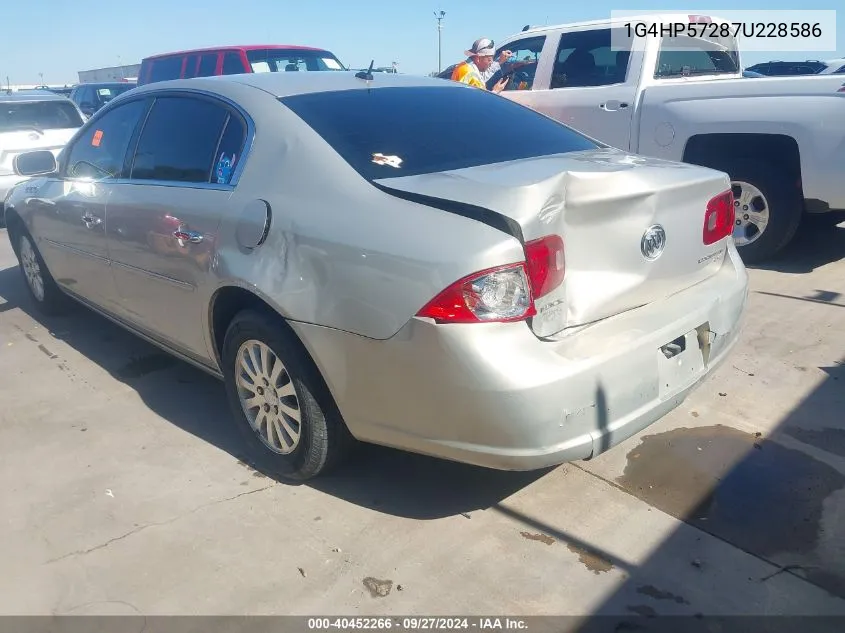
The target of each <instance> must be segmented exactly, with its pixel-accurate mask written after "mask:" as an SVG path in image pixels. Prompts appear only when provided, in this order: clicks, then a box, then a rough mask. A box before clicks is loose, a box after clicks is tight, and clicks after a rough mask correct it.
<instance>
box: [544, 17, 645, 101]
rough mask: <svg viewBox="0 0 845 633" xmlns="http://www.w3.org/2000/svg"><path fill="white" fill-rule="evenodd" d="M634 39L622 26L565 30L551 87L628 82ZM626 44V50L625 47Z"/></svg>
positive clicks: (553, 71) (607, 84)
mask: <svg viewBox="0 0 845 633" xmlns="http://www.w3.org/2000/svg"><path fill="white" fill-rule="evenodd" d="M614 31H615V32H614ZM631 41H632V40H631V38H629V37H627V36H626V33H625V29H622V28H618V29H591V30H587V31H573V32H571V33H564V34H563V35H561V37H560V44H559V45H558V49H557V56H556V57H555V65H554V68H553V69H552V81H551V85H550V87H551V88H552V89H554V88H581V87H584V86H609V85H612V84H618V83H624V82H625V79H626V77H627V74H628V60H629V59H630V57H631V50H630V45H631ZM623 46H624V47H625V48H624V49H623V48H621V47H623Z"/></svg>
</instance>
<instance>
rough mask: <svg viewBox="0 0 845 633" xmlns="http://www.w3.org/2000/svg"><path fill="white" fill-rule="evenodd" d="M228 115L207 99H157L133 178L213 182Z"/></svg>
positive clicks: (141, 139) (137, 155)
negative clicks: (218, 149) (216, 154)
mask: <svg viewBox="0 0 845 633" xmlns="http://www.w3.org/2000/svg"><path fill="white" fill-rule="evenodd" d="M228 116H229V113H228V111H227V110H226V109H225V108H224V107H223V106H221V105H218V104H216V103H214V102H212V101H209V100H206V99H198V98H194V97H176V96H174V97H159V98H157V99H156V100H155V103H154V104H153V107H152V110H151V111H150V114H149V116H148V117H147V121H146V123H145V124H144V129H143V130H142V132H141V137H140V139H139V140H138V147H137V149H136V150H135V157H134V160H133V163H132V173H131V178H132V179H133V180H167V181H175V182H191V183H207V182H210V178H211V172H212V164H213V163H214V162H215V158H216V157H215V153H216V151H217V146H218V142H219V141H220V135H221V133H222V132H223V126H224V124H225V123H226V120H227V118H228Z"/></svg>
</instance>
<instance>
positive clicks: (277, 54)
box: [246, 48, 346, 73]
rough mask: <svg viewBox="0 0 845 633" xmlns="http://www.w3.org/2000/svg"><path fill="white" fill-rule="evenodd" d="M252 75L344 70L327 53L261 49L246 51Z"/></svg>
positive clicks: (332, 56)
mask: <svg viewBox="0 0 845 633" xmlns="http://www.w3.org/2000/svg"><path fill="white" fill-rule="evenodd" d="M246 57H247V59H248V60H249V65H250V66H251V67H252V72H254V73H271V72H272V73H276V72H278V73H282V72H297V71H301V70H346V68H344V67H343V64H341V63H340V62H339V61H338V59H337V57H335V56H334V55H332V54H331V53H330V52H328V51H309V50H285V49H273V48H271V49H262V50H251V51H247V53H246Z"/></svg>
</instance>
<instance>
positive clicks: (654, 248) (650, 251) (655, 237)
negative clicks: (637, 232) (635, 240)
mask: <svg viewBox="0 0 845 633" xmlns="http://www.w3.org/2000/svg"><path fill="white" fill-rule="evenodd" d="M664 248H666V231H665V230H664V229H663V227H662V226H660V225H659V224H655V225H653V226H650V227H648V228H647V229H646V230H645V233H643V239H642V240H640V251H642V254H643V257H645V258H646V259H647V260H649V261H654V260H655V259H657V258H658V257H660V256H661V255H662V254H663V249H664Z"/></svg>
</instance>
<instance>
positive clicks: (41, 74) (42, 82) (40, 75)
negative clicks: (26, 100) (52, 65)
mask: <svg viewBox="0 0 845 633" xmlns="http://www.w3.org/2000/svg"><path fill="white" fill-rule="evenodd" d="M38 76H39V77H40V78H41V86H43V85H44V73H38ZM41 86H39V88H40V87H41Z"/></svg>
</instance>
